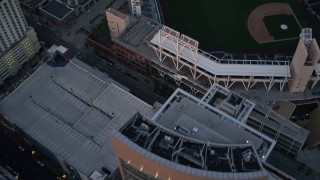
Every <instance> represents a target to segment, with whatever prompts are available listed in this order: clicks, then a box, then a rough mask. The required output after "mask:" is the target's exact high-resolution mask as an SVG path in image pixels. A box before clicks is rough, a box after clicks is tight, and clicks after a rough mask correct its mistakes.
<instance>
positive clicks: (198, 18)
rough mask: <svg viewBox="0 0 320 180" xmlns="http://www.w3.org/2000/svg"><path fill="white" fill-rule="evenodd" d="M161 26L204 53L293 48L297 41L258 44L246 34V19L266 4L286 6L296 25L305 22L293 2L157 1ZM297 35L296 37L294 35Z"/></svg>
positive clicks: (250, 0) (274, 0)
mask: <svg viewBox="0 0 320 180" xmlns="http://www.w3.org/2000/svg"><path fill="white" fill-rule="evenodd" d="M160 1H161V6H162V12H163V14H164V19H165V24H166V25H168V26H169V27H172V28H173V29H175V30H177V31H180V32H181V33H183V34H186V35H188V36H190V37H191V38H194V39H196V40H198V41H199V43H200V44H199V46H200V48H202V49H204V50H215V49H226V50H234V51H241V50H248V51H252V50H253V51H254V50H271V51H272V50H277V51H278V50H280V49H288V48H295V47H296V45H297V42H298V41H297V40H290V41H284V42H276V43H268V44H263V45H260V44H258V43H257V42H256V41H255V40H254V39H253V38H252V37H251V35H250V34H249V32H248V28H247V24H246V21H247V18H248V16H249V14H250V12H251V11H252V10H253V9H255V8H256V7H258V6H260V5H262V4H265V3H270V2H285V3H289V4H290V6H291V8H292V9H293V11H294V13H295V15H296V17H297V18H298V20H299V23H300V24H301V26H302V27H306V25H307V24H306V20H305V18H304V17H303V15H302V12H301V11H300V9H299V7H298V5H297V4H296V2H295V1H294V0H278V1H277V0H246V1H244V0H199V1H195V0H160ZM297 36H298V34H297Z"/></svg>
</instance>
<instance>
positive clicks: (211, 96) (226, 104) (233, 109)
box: [202, 84, 255, 122]
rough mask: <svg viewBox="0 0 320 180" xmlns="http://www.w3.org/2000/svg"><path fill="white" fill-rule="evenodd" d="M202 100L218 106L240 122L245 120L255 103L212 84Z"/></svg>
mask: <svg viewBox="0 0 320 180" xmlns="http://www.w3.org/2000/svg"><path fill="white" fill-rule="evenodd" d="M202 99H203V101H204V102H206V103H208V104H209V105H211V106H213V107H215V108H218V109H220V110H222V111H224V112H226V113H227V114H228V115H230V116H232V117H233V118H234V119H237V120H239V121H241V122H243V121H245V120H246V119H247V118H248V116H249V114H250V112H251V111H252V110H253V108H254V107H255V103H253V102H252V101H249V100H248V99H246V98H244V97H242V96H240V95H238V94H236V93H234V92H231V91H230V90H228V89H226V88H224V87H222V86H220V85H218V84H214V85H213V86H212V87H211V88H210V89H209V90H208V92H207V93H206V94H205V95H204V97H203V98H202Z"/></svg>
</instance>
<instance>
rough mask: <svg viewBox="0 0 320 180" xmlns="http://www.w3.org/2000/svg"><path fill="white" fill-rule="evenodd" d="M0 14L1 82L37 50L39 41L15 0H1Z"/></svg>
mask: <svg viewBox="0 0 320 180" xmlns="http://www.w3.org/2000/svg"><path fill="white" fill-rule="evenodd" d="M0 15H1V16H0V84H1V83H3V81H4V80H5V79H6V78H7V77H8V76H10V75H15V74H16V73H17V72H18V70H19V69H20V68H21V65H22V64H23V63H25V62H26V61H28V59H30V58H32V57H33V56H34V55H35V53H36V52H38V50H39V49H40V43H39V41H38V38H37V36H36V33H35V31H34V30H33V28H31V27H28V24H27V22H26V20H25V18H24V16H23V14H22V10H21V8H20V5H19V2H18V1H17V0H1V1H0Z"/></svg>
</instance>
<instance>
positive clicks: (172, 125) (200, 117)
mask: <svg viewBox="0 0 320 180" xmlns="http://www.w3.org/2000/svg"><path fill="white" fill-rule="evenodd" d="M228 121H229V120H228V119H227V118H226V117H224V116H223V115H222V114H218V113H213V112H212V111H210V110H208V109H206V108H203V107H201V106H199V105H198V104H197V103H196V102H194V101H192V100H190V99H189V98H181V99H180V100H179V101H174V102H172V104H171V106H170V108H169V109H168V110H167V111H166V112H165V113H164V114H163V115H162V116H161V117H160V118H159V119H157V121H156V122H157V123H159V124H161V125H162V126H164V127H167V128H168V129H171V130H172V131H175V132H177V133H180V134H182V135H185V136H189V137H192V138H195V139H199V140H202V141H210V142H214V143H218V144H245V143H246V141H247V140H249V141H250V142H251V143H252V144H253V145H254V147H256V148H258V147H260V146H261V144H262V142H263V140H262V139H261V138H259V137H257V136H255V135H253V134H251V133H249V132H247V131H245V130H243V129H241V128H239V127H237V126H234V124H232V123H229V122H228ZM177 127H180V128H183V129H185V131H186V132H184V131H183V130H182V131H181V130H179V129H177ZM226 129H228V131H226ZM230 132H232V133H230Z"/></svg>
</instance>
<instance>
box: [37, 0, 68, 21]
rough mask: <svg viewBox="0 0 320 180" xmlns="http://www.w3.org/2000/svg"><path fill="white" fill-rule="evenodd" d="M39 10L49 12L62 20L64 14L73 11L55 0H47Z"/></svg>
mask: <svg viewBox="0 0 320 180" xmlns="http://www.w3.org/2000/svg"><path fill="white" fill-rule="evenodd" d="M41 10H43V11H45V12H47V13H49V14H51V15H52V16H54V17H56V18H58V19H60V20H62V19H63V18H64V17H65V16H66V15H68V14H69V13H71V12H72V11H73V9H71V8H69V7H67V6H65V5H64V4H62V3H59V2H57V1H55V0H52V1H49V2H48V3H47V4H45V5H44V6H43V7H41Z"/></svg>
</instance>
